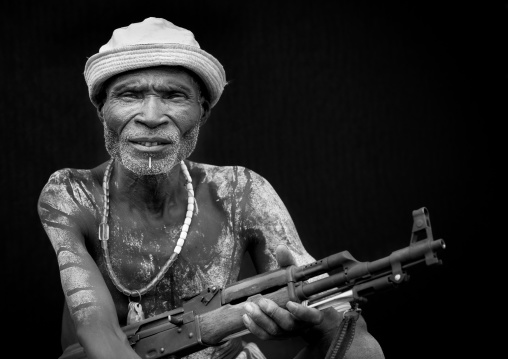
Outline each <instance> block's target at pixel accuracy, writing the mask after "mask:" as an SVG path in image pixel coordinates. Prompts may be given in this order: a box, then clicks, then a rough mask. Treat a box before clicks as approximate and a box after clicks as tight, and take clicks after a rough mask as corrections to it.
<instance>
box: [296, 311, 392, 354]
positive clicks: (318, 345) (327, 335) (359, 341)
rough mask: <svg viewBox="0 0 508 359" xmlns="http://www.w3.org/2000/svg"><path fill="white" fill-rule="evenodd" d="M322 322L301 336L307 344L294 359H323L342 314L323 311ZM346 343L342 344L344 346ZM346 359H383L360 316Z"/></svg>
mask: <svg viewBox="0 0 508 359" xmlns="http://www.w3.org/2000/svg"><path fill="white" fill-rule="evenodd" d="M323 312H324V318H323V322H322V323H321V324H319V325H316V326H314V327H312V328H310V329H307V330H306V331H305V332H304V333H303V334H302V337H303V339H304V340H305V341H306V342H307V343H309V344H308V345H307V346H306V347H305V348H303V349H302V350H301V351H300V352H299V353H298V355H297V356H296V357H295V358H294V359H312V358H325V357H326V354H327V352H328V350H329V348H330V346H331V345H334V344H335V343H334V337H335V335H336V333H337V331H338V330H339V325H340V323H341V321H342V318H343V315H342V313H339V312H337V311H336V310H335V309H333V308H327V309H324V310H323ZM345 344H346V343H344V345H345ZM345 358H347V359H384V354H383V351H382V349H381V346H380V345H379V343H378V342H377V340H376V339H375V338H374V337H373V336H372V335H370V333H369V332H368V331H367V324H366V323H365V320H364V319H363V317H362V316H360V317H359V318H358V320H357V321H356V326H355V332H354V339H353V342H352V343H351V346H350V347H349V349H348V350H347V352H346V355H345Z"/></svg>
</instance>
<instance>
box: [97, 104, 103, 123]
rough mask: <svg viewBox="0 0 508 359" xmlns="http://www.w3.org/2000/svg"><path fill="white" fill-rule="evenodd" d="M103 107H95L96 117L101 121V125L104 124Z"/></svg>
mask: <svg viewBox="0 0 508 359" xmlns="http://www.w3.org/2000/svg"><path fill="white" fill-rule="evenodd" d="M102 109H103V106H102V105H101V106H99V107H97V117H99V120H101V122H102V123H104V115H103V114H102Z"/></svg>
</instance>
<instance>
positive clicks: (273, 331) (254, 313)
mask: <svg viewBox="0 0 508 359" xmlns="http://www.w3.org/2000/svg"><path fill="white" fill-rule="evenodd" d="M245 310H246V311H247V315H248V317H249V319H251V322H253V323H254V324H255V325H251V326H249V327H247V328H248V329H249V330H250V331H251V332H252V330H255V332H252V333H253V334H255V335H257V336H259V337H260V338H261V339H268V338H266V337H265V335H263V333H262V332H261V331H264V332H266V333H267V334H268V336H269V337H274V336H276V335H278V334H280V333H281V332H282V330H281V328H279V326H278V325H277V324H276V323H275V322H274V321H273V320H272V319H271V318H270V317H269V316H268V315H267V314H265V312H263V311H262V310H261V309H260V308H259V306H258V305H257V304H255V303H251V302H247V303H245Z"/></svg>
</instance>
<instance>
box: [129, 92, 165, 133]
mask: <svg viewBox="0 0 508 359" xmlns="http://www.w3.org/2000/svg"><path fill="white" fill-rule="evenodd" d="M166 110H167V109H166V106H165V105H164V104H163V103H162V101H161V100H160V99H159V98H158V97H157V96H148V97H146V98H145V99H144V101H143V107H142V109H141V111H140V113H139V115H138V116H137V118H136V121H137V122H138V123H141V124H143V125H145V126H147V127H150V128H155V127H159V126H161V125H165V124H167V123H168V122H169V117H168V116H167V115H166Z"/></svg>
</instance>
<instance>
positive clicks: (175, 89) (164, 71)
mask: <svg viewBox="0 0 508 359" xmlns="http://www.w3.org/2000/svg"><path fill="white" fill-rule="evenodd" d="M202 102H203V98H202V96H201V94H200V89H199V85H198V84H197V83H196V81H195V80H194V79H193V78H192V77H191V76H190V75H189V74H188V73H187V72H185V71H182V70H181V69H178V68H171V67H157V68H146V69H141V70H136V71H132V72H128V73H125V74H121V75H119V76H118V77H116V78H114V79H113V80H112V81H111V83H110V84H109V85H108V86H107V88H106V101H105V103H104V106H103V107H102V109H101V113H102V118H103V120H104V137H105V140H106V149H107V151H108V152H109V154H110V155H111V156H112V157H114V158H115V159H117V160H119V161H120V162H121V163H122V164H123V165H124V166H125V167H126V168H128V169H129V170H131V171H132V172H134V173H136V174H138V175H154V174H160V173H167V172H169V171H170V170H171V169H172V168H173V167H174V166H175V165H176V164H177V163H179V162H180V161H181V160H183V159H185V158H187V157H188V156H189V155H190V154H191V153H192V151H193V150H194V147H195V146H196V142H197V138H198V133H199V125H200V121H201V118H202V116H203V115H204V111H205V109H204V107H203V104H202ZM149 159H150V163H151V168H150V167H149Z"/></svg>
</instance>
